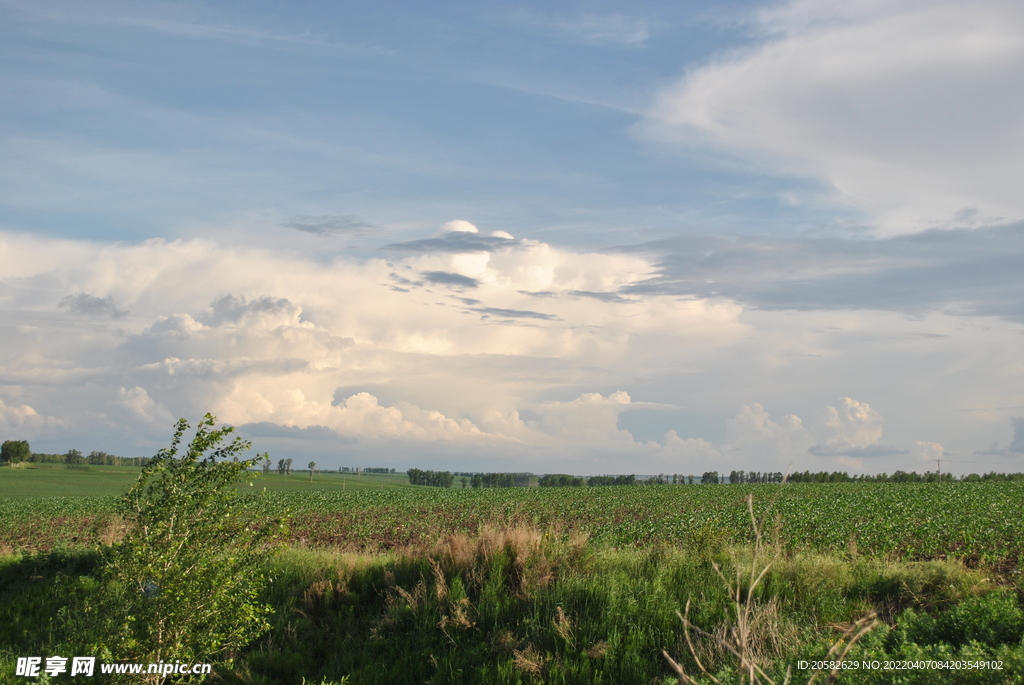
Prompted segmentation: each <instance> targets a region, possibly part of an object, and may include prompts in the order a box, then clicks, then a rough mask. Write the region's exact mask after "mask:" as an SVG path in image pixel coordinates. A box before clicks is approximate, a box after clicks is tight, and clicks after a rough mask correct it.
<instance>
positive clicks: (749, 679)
mask: <svg viewBox="0 0 1024 685" xmlns="http://www.w3.org/2000/svg"><path fill="white" fill-rule="evenodd" d="M747 510H748V511H749V512H750V522H751V526H752V527H753V530H754V549H753V553H752V554H751V558H750V566H749V569H748V570H747V571H745V572H744V571H742V570H741V569H740V566H739V564H736V577H735V580H732V579H729V578H727V577H726V576H725V574H724V573H723V572H722V569H721V567H719V565H718V564H717V563H714V562H713V563H712V567H713V568H714V569H715V573H717V574H718V577H719V578H720V579H721V580H722V583H723V584H724V585H725V587H726V589H727V590H728V591H729V596H730V597H731V598H732V612H733V616H732V618H731V620H730V622H729V623H727V624H720V625H719V627H718V628H717V629H716V630H715V631H714V632H708V631H706V630H704V629H702V628H700V627H698V626H696V625H694V624H693V623H692V622H691V621H690V602H689V601H687V602H686V610H685V613H679V612H678V611H677V612H676V613H677V614H678V615H679V618H680V620H682V622H683V635H684V637H685V638H686V644H687V647H688V648H689V651H690V655H691V656H692V657H693V660H694V662H695V663H696V664H697V667H698V668H699V669H700V670H701V672H702V673H703V674H704V675H705V676H706V677H707V678H708V679H710V680H711V682H713V683H715V684H716V685H721V681H719V680H718V679H717V678H716V677H715V676H714V675H712V674H711V672H710V670H709V668H708V666H706V665H705V662H709V661H710V660H709V654H708V651H707V646H708V645H714V646H716V647H718V649H719V651H723V652H724V653H726V654H730V655H732V656H733V657H735V659H736V660H737V662H738V666H739V672H740V680H739V682H740V685H745V684H748V683H749V685H759V684H761V683H765V684H767V685H775V681H774V680H772V679H771V678H770V677H769V676H768V675H767V674H766V673H765V672H764V670H763V668H762V665H764V664H765V663H766V662H767V661H768V660H770V658H771V657H772V656H777V655H778V654H779V648H780V647H783V646H785V644H786V642H788V640H787V639H786V635H785V633H786V632H787V628H788V626H787V625H786V624H785V622H784V621H783V620H782V617H781V613H780V611H779V604H778V602H777V601H775V599H774V598H773V599H772V600H769V601H768V602H756V601H755V599H754V593H755V590H756V589H757V587H758V586H759V585H760V584H761V581H762V580H764V577H765V575H766V574H767V573H768V571H769V569H770V568H771V566H772V564H771V562H765V561H763V560H762V557H763V555H764V548H763V545H762V526H761V524H760V523H759V522H758V520H757V517H756V516H755V515H754V499H753V495H747ZM769 511H770V509H769ZM744 585H746V591H745V592H744V590H743V587H744ZM876 625H878V620H877V619H876V617H875V614H874V613H872V614H869V615H867V616H865V617H864V618H862V619H861V620H859V621H857V622H856V623H854V624H852V625H851V626H849V627H847V629H846V630H845V631H844V633H843V636H842V638H841V639H839V640H838V641H836V642H835V643H834V644H833V646H832V648H831V649H830V650H829V653H828V655H827V656H826V657H825V660H826V661H831V662H834V663H836V664H837V666H836V668H834V669H832V670H831V671H830V672H829V674H828V676H827V677H826V679H825V684H826V685H831V684H832V683H834V682H835V680H836V678H837V677H838V676H839V669H840V666H841V664H842V662H843V661H844V660H845V659H846V656H847V654H849V652H850V650H851V649H852V648H853V646H854V644H856V643H857V641H858V640H860V638H862V637H864V635H866V634H867V633H868V631H870V630H871V629H872V628H874V627H875V626H876ZM694 633H696V634H697V636H698V637H699V638H700V639H699V640H698V644H699V643H700V642H703V643H704V644H703V645H701V646H700V647H698V645H697V644H695V642H694V636H693V635H694ZM702 647H703V648H702ZM661 654H662V656H664V657H665V660H666V661H667V662H668V665H669V667H670V668H671V669H672V671H673V672H674V673H675V674H676V676H677V677H678V679H679V683H680V684H681V685H697V681H696V680H695V679H694V678H693V677H691V676H690V675H689V674H688V673H686V671H685V669H684V668H683V667H682V665H680V664H679V663H678V662H676V661H675V660H674V659H673V658H672V657H671V656H670V655H669V653H668V652H666V651H665V650H664V649H663V650H661ZM702 656H703V657H704V658H703V659H702V658H701V657H702ZM820 674H821V672H820V671H819V672H815V673H813V674H812V675H811V678H810V679H809V680H808V681H807V685H811V684H812V683H814V682H815V681H816V680H817V678H818V676H819V675H820ZM790 676H791V672H790V670H789V669H787V670H786V676H785V680H784V681H783V685H788V683H789V681H790Z"/></svg>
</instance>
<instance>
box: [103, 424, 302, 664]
mask: <svg viewBox="0 0 1024 685" xmlns="http://www.w3.org/2000/svg"><path fill="white" fill-rule="evenodd" d="M214 426H215V419H214V417H213V416H211V415H209V414H207V415H206V416H205V418H204V419H203V420H202V421H201V422H200V424H199V427H198V430H197V431H196V434H195V437H194V438H193V439H192V442H191V444H190V445H189V447H188V449H187V451H186V452H185V454H184V455H182V456H180V457H179V456H178V446H179V444H180V442H181V439H182V435H183V434H184V432H185V431H186V430H187V429H188V427H189V426H188V423H187V422H186V421H185V420H184V419H182V420H181V421H179V422H178V424H177V429H176V431H175V434H174V439H173V441H172V442H171V446H170V447H169V448H166V449H163V450H161V451H160V452H159V453H158V454H157V455H156V457H154V458H153V459H152V460H151V461H150V463H149V465H148V466H147V467H146V468H145V469H144V470H143V472H142V474H141V475H140V477H139V480H138V481H137V482H136V483H135V485H134V486H133V487H132V488H131V490H130V491H129V492H128V494H127V495H126V496H125V497H124V500H123V501H122V504H121V514H122V515H123V516H124V518H125V520H126V521H127V522H128V524H129V529H128V532H127V535H126V536H125V538H124V540H123V542H121V543H120V544H118V545H116V546H115V547H113V548H112V549H111V550H110V552H109V558H108V563H107V565H106V567H105V569H104V571H102V572H101V574H100V581H101V583H102V586H103V589H104V591H103V593H102V594H100V595H99V596H98V599H97V603H96V604H94V605H93V606H92V607H90V611H88V612H87V613H88V615H89V616H90V617H91V620H92V621H93V625H92V626H91V627H90V628H91V629H90V630H89V631H88V632H89V633H91V634H92V635H95V636H98V637H99V640H98V643H97V644H94V645H91V647H92V648H93V651H94V652H95V653H97V654H98V655H100V656H101V657H103V660H128V661H135V662H147V663H156V662H159V661H165V662H168V661H174V660H177V659H180V660H181V661H185V662H192V663H196V662H211V661H214V660H217V659H220V658H226V659H227V660H228V661H230V658H231V656H232V653H233V651H234V650H237V649H238V648H240V647H242V646H244V645H246V644H247V643H249V642H250V641H251V640H253V639H254V638H256V637H258V636H259V635H261V634H262V633H263V632H265V631H266V630H267V629H268V628H269V624H268V622H267V620H266V617H267V615H268V613H269V612H270V607H269V606H267V605H266V604H264V603H261V602H260V601H258V597H259V595H260V593H261V592H262V591H263V590H264V588H265V586H266V584H267V582H268V579H267V577H266V575H265V573H264V572H263V571H262V570H261V569H262V568H263V564H262V563H261V562H262V561H264V559H265V557H266V556H267V552H268V545H269V543H270V542H271V541H272V539H273V538H274V537H275V536H276V535H277V534H278V533H279V532H281V529H282V527H283V523H282V522H281V521H267V520H265V519H260V518H257V517H256V515H255V514H253V513H251V510H250V509H249V508H247V506H246V497H245V496H243V495H242V494H241V493H239V492H237V491H236V490H235V489H234V488H233V487H232V486H233V485H234V484H236V483H237V482H238V481H240V480H242V479H244V478H246V477H248V476H249V475H250V474H249V473H248V471H247V470H248V469H249V468H250V467H252V466H253V465H255V463H256V461H257V460H256V459H252V460H244V461H232V457H234V456H235V455H237V454H238V453H239V452H242V451H244V450H247V449H248V448H249V446H250V445H249V443H248V442H246V441H244V440H241V439H239V438H235V439H234V440H233V441H232V442H230V443H227V444H222V442H223V440H224V438H225V437H226V436H227V435H228V434H230V433H231V432H232V430H233V429H232V428H231V427H222V428H219V429H218V428H214ZM153 680H154V682H160V681H161V680H163V678H154V679H153Z"/></svg>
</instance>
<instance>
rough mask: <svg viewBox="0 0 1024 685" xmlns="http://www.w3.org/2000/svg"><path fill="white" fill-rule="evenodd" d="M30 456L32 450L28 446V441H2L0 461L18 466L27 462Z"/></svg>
mask: <svg viewBox="0 0 1024 685" xmlns="http://www.w3.org/2000/svg"><path fill="white" fill-rule="evenodd" d="M31 456H32V449H31V448H30V447H29V446H28V440H4V444H3V445H0V459H3V460H4V461H6V462H7V463H9V464H18V463H21V462H23V461H28V460H29V458H30V457H31Z"/></svg>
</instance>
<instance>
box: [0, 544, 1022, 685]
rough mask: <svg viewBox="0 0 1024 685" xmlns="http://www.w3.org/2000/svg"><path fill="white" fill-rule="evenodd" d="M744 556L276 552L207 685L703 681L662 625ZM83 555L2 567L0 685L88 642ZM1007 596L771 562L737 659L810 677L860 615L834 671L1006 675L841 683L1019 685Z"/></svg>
mask: <svg viewBox="0 0 1024 685" xmlns="http://www.w3.org/2000/svg"><path fill="white" fill-rule="evenodd" d="M751 554H752V552H751V549H750V548H749V547H738V548H728V549H724V550H721V551H719V552H716V553H710V552H708V551H702V550H694V549H690V550H687V549H680V548H677V547H667V546H660V545H655V546H650V547H645V548H641V549H611V548H608V547H604V546H599V545H598V546H595V545H593V544H591V543H590V542H589V541H587V540H585V539H584V538H582V537H577V538H573V539H560V538H555V537H553V536H551V535H547V534H545V533H543V532H541V531H540V530H539V529H534V528H524V527H519V528H511V529H487V530H483V531H481V532H480V533H479V534H478V535H473V536H470V535H454V536H450V537H448V538H446V539H444V540H442V541H438V542H435V543H430V544H424V545H421V546H419V547H415V548H407V549H405V550H402V551H392V552H388V553H380V554H358V553H347V552H336V551H328V550H311V549H306V548H289V549H287V550H285V552H284V553H283V554H281V555H280V556H278V557H277V558H275V559H272V560H269V561H268V565H267V570H268V572H269V573H270V574H271V576H272V577H273V579H274V580H273V583H272V584H271V586H270V588H269V590H268V592H267V594H266V595H265V597H264V599H265V600H266V601H267V602H269V603H270V604H271V605H272V606H273V607H274V609H275V613H274V616H273V618H272V624H273V628H272V630H271V632H270V633H268V634H267V635H266V636H264V637H263V638H261V639H259V640H257V641H256V642H255V643H254V644H253V645H251V646H250V647H249V648H248V649H246V650H244V651H243V652H242V653H240V654H239V655H238V658H237V659H236V661H235V663H234V664H233V665H232V666H230V667H222V668H221V669H220V673H219V674H218V682H227V683H234V684H235V685H292V684H294V685H299V684H300V683H302V682H307V683H317V684H320V683H323V682H327V683H338V682H343V681H344V679H345V678H348V681H347V682H349V683H351V684H352V685H355V684H359V685H377V684H380V685H383V684H385V683H386V684H388V685H391V684H396V683H397V684H402V683H429V684H431V685H456V684H459V685H470V684H474V685H475V684H478V683H479V684H484V683H486V684H488V685H491V684H494V685H528V684H530V685H532V684H534V683H555V684H566V685H568V684H571V685H595V684H607V685H612V684H614V685H652V684H657V685H669V684H670V683H674V682H676V679H675V676H674V675H673V673H672V670H671V669H670V668H669V666H668V664H667V663H666V661H665V660H664V659H663V658H662V656H661V650H663V649H664V650H666V651H667V652H669V653H671V654H672V655H673V656H674V658H675V659H676V660H678V663H680V664H682V665H683V666H684V667H685V668H686V669H687V670H688V672H690V673H697V672H699V669H698V668H697V666H696V663H695V661H694V659H693V655H691V654H690V650H689V649H688V647H687V645H686V640H685V636H684V632H683V625H682V623H681V622H680V621H679V618H678V616H677V613H676V612H677V611H678V610H680V609H682V608H683V607H684V606H685V605H686V603H687V602H688V601H689V602H690V603H691V611H690V614H689V619H690V620H691V621H692V622H693V624H694V625H695V626H698V627H700V629H701V630H702V631H704V632H705V633H706V634H707V635H710V636H721V635H728V630H729V626H730V625H732V622H733V620H734V609H733V601H734V598H733V597H731V596H730V594H729V592H728V591H727V590H726V589H725V588H724V587H723V584H722V582H721V580H720V579H719V578H718V577H717V576H716V574H715V573H714V570H713V564H718V565H719V567H720V568H721V569H722V570H723V573H725V574H726V575H727V576H731V575H732V574H733V572H734V571H735V570H736V569H745V568H747V567H748V562H749V559H750V555H751ZM97 560H98V557H97V555H96V553H95V552H87V551H82V552H52V553H47V554H40V555H28V556H25V555H14V556H8V557H5V558H2V559H0V683H7V682H11V683H13V682H16V679H14V678H12V677H10V674H11V673H13V667H12V665H13V658H14V657H15V656H18V655H24V654H57V653H61V654H63V653H65V652H67V653H77V652H74V651H73V650H75V649H80V647H79V645H80V644H81V643H82V642H83V641H87V640H88V636H83V635H68V634H66V633H63V632H62V620H61V615H62V607H64V606H67V605H68V604H69V602H70V603H71V605H72V607H73V605H74V602H75V601H78V600H77V599H76V598H81V597H83V596H86V595H87V593H88V592H89V589H90V587H91V585H90V577H91V575H92V574H93V573H94V572H95V568H96V563H97ZM1020 590H1021V588H1019V587H1009V586H1004V585H1000V584H999V583H996V582H993V581H992V580H991V579H990V578H988V577H987V576H986V575H985V574H983V573H981V572H979V571H975V570H971V569H967V568H965V567H964V566H963V565H962V564H959V563H955V562H950V561H931V562H893V561H884V560H880V559H870V558H865V557H858V558H856V559H851V558H841V557H837V556H834V555H820V554H798V555H795V556H785V555H783V556H780V557H778V558H777V559H776V560H775V562H774V563H773V565H772V567H771V568H770V569H769V570H768V572H767V573H766V574H765V576H764V578H763V580H762V582H761V583H760V585H759V586H758V587H757V588H756V589H755V591H754V592H753V593H752V594H751V596H750V598H749V599H748V600H745V603H746V604H748V605H749V609H750V612H749V613H750V617H751V620H750V621H749V623H748V629H749V631H750V640H749V642H750V645H751V646H752V649H751V652H750V655H751V658H753V659H756V660H757V663H758V666H759V668H761V669H763V670H764V672H765V673H766V674H768V675H769V676H771V677H772V678H773V679H775V680H776V682H782V680H783V678H784V675H785V672H786V670H787V669H792V673H793V676H794V680H793V682H801V683H802V682H807V679H808V678H809V677H810V675H811V673H810V672H809V670H807V669H804V670H801V669H799V668H797V667H796V666H797V663H798V661H799V660H801V659H805V660H814V659H820V658H822V657H824V656H825V655H826V654H827V653H828V651H829V648H830V647H831V646H832V644H833V642H834V641H835V640H836V639H838V638H840V637H841V636H842V635H843V633H844V631H846V630H848V628H849V626H850V625H851V624H852V623H854V622H855V621H856V620H857V619H859V618H860V617H862V616H864V615H865V614H866V613H868V612H872V611H874V612H876V613H878V615H879V616H880V617H881V618H882V619H883V621H884V624H883V625H881V626H880V627H879V628H877V629H876V630H874V631H872V632H871V633H869V634H868V635H867V636H865V637H864V638H863V639H862V640H861V641H860V642H858V643H857V644H856V645H855V646H854V648H853V649H852V651H851V652H850V654H849V658H852V659H877V660H891V659H906V658H938V657H942V658H965V657H970V658H972V659H1000V660H1002V661H1004V663H1005V669H1004V670H1003V671H1000V672H993V671H989V672H978V671H974V672H968V671H920V670H918V671H915V670H911V671H900V672H896V671H889V672H882V671H879V672H875V673H871V674H864V673H860V674H854V675H853V676H851V675H849V674H845V673H844V674H840V676H839V679H838V681H837V682H839V683H861V682H870V683H878V684H879V685H881V684H883V683H885V684H893V685H895V683H922V684H924V683H929V684H940V685H942V684H945V683H949V684H950V685H952V684H954V683H968V682H969V683H981V684H983V685H984V684H989V683H990V684H992V685H995V684H997V683H999V684H1003V683H1018V682H1021V680H1022V678H1024V644H1022V638H1024V607H1022V602H1021V592H1020ZM694 648H695V653H696V655H698V656H699V657H700V658H701V660H702V663H703V664H704V665H705V667H706V668H707V669H708V671H709V673H710V674H712V675H713V676H715V677H716V678H718V679H720V680H722V682H732V683H735V682H737V675H738V673H737V665H738V664H737V662H736V660H735V659H734V658H733V657H731V656H730V655H729V654H727V653H725V652H724V651H723V650H722V649H720V648H718V647H717V645H716V643H715V641H714V639H713V638H704V637H701V636H700V635H696V636H695V637H694ZM967 676H969V678H968V677H967ZM865 678H867V679H865ZM696 682H700V683H710V682H712V681H711V680H709V679H707V678H696Z"/></svg>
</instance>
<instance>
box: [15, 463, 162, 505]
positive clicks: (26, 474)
mask: <svg viewBox="0 0 1024 685" xmlns="http://www.w3.org/2000/svg"><path fill="white" fill-rule="evenodd" d="M19 466H20V468H10V467H8V468H3V469H0V498H9V499H30V498H35V497H102V496H107V495H121V494H124V493H125V492H127V491H128V488H130V487H131V486H132V484H133V483H134V482H135V481H136V479H137V478H138V477H139V473H141V472H142V467H139V466H84V465H83V466H66V465H64V464H25V465H23V466H22V465H19Z"/></svg>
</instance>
